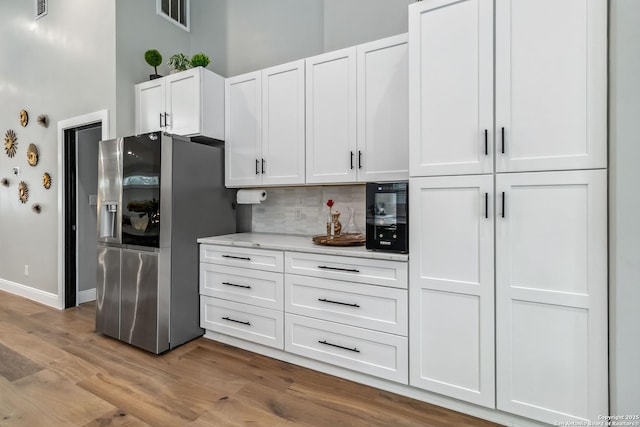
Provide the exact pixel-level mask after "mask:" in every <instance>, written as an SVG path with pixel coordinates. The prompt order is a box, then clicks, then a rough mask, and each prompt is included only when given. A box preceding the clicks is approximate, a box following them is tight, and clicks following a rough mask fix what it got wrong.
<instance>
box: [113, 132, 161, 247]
mask: <svg viewBox="0 0 640 427" xmlns="http://www.w3.org/2000/svg"><path fill="white" fill-rule="evenodd" d="M160 141H161V138H160V134H159V133H151V134H144V135H139V136H131V137H127V138H124V144H123V153H122V207H123V209H122V243H123V244H128V245H136V246H148V247H155V248H157V247H159V246H160V178H161V177H160V153H161V142H160Z"/></svg>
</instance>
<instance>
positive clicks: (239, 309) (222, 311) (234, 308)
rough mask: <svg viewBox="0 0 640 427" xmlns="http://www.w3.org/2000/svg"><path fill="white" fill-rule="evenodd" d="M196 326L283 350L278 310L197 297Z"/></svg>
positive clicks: (281, 314) (280, 316) (281, 328)
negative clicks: (198, 324) (198, 315)
mask: <svg viewBox="0 0 640 427" xmlns="http://www.w3.org/2000/svg"><path fill="white" fill-rule="evenodd" d="M200 326H201V327H202V328H205V329H208V330H211V331H215V332H220V333H223V334H227V335H231V336H234V337H237V338H242V339H245V340H247V341H253V342H257V343H259V344H263V345H266V346H269V347H275V348H279V349H282V348H283V334H282V332H283V313H282V311H279V310H270V309H268V308H262V307H256V306H252V305H248V304H240V303H237V302H232V301H226V300H223V299H219V298H211V297H207V296H200Z"/></svg>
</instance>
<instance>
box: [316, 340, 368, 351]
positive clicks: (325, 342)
mask: <svg viewBox="0 0 640 427" xmlns="http://www.w3.org/2000/svg"><path fill="white" fill-rule="evenodd" d="M318 342H319V343H320V344H324V345H330V346H331V347H337V348H341V349H343V350H349V351H353V352H354V353H360V350H358V349H357V348H355V347H354V348H349V347H343V346H341V345H338V344H331V343H330V342H327V341H326V340H324V341H318Z"/></svg>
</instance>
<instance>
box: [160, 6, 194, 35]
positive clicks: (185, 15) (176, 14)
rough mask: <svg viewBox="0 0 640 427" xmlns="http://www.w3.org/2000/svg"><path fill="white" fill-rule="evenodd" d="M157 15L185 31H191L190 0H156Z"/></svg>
mask: <svg viewBox="0 0 640 427" xmlns="http://www.w3.org/2000/svg"><path fill="white" fill-rule="evenodd" d="M156 1H157V3H156V4H157V7H156V9H157V13H158V15H160V16H162V17H163V18H165V19H168V20H169V21H171V22H173V23H174V24H176V25H177V26H179V27H180V28H182V29H183V30H185V31H189V17H190V15H189V0H156Z"/></svg>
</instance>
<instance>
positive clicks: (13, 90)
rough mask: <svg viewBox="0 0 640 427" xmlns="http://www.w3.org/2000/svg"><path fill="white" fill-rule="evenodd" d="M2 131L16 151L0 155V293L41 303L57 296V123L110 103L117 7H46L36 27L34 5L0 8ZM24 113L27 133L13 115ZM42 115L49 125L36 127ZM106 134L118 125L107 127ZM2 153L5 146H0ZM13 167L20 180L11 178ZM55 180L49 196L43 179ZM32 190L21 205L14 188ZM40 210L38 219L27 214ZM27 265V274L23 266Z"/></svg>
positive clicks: (2, 4) (64, 3)
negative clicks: (2, 182) (31, 293)
mask: <svg viewBox="0 0 640 427" xmlns="http://www.w3.org/2000/svg"><path fill="white" fill-rule="evenodd" d="M0 16H1V17H2V25H0V40H2V42H0V58H2V60H1V61H2V62H1V63H2V66H0V100H2V102H0V132H1V134H2V135H1V136H2V140H3V142H4V134H5V132H6V131H7V130H8V129H13V130H14V131H15V132H16V134H17V136H18V152H17V154H16V156H15V157H13V158H9V157H8V156H7V155H6V154H5V152H4V149H2V150H1V151H0V178H5V177H6V178H9V179H10V181H11V185H10V187H8V188H7V187H2V186H0V248H1V249H2V250H1V254H0V289H8V290H12V291H20V290H23V289H27V290H31V289H36V290H38V292H40V291H43V292H44V293H42V295H44V296H45V297H46V298H48V297H51V296H54V297H55V296H56V295H57V294H58V224H59V221H60V216H59V213H58V185H59V184H60V181H59V177H60V171H59V170H58V152H57V147H58V133H57V132H58V131H57V123H58V121H60V120H64V119H68V118H71V117H76V116H80V115H84V114H87V113H90V112H94V111H99V110H104V109H107V110H109V111H111V112H112V113H113V111H114V110H115V106H116V100H115V96H116V95H115V29H114V22H115V4H114V2H113V1H111V0H93V1H91V2H82V1H75V0H56V1H55V2H50V4H49V13H48V14H47V15H46V16H44V17H43V18H42V19H40V20H37V21H35V20H34V18H33V16H34V2H33V1H0ZM21 109H25V110H27V111H28V112H29V116H30V121H29V124H28V125H27V126H26V127H21V126H20V124H19V122H18V112H19V111H20V110H21ZM39 114H47V115H48V116H49V118H50V122H51V124H50V126H49V127H48V128H44V127H42V126H39V125H38V124H37V123H36V118H37V117H38V115H39ZM111 126H112V127H111V131H112V132H113V131H114V129H115V122H114V121H113V122H112V123H111ZM30 143H34V144H36V146H37V147H38V150H39V152H40V161H39V163H38V165H37V166H35V167H32V166H29V165H28V164H27V160H26V149H27V146H28V145H29V144H30ZM2 148H4V146H2ZM13 166H18V167H20V169H21V174H20V175H19V176H17V177H16V176H15V175H13V174H11V168H12V167H13ZM44 172H49V173H50V174H51V176H52V178H53V185H52V187H51V189H49V190H46V189H45V188H44V187H43V186H42V175H43V174H44ZM20 180H24V181H25V182H27V183H28V185H29V189H30V196H29V201H28V202H27V203H26V204H22V203H20V202H19V201H18V190H17V188H18V187H17V186H18V181H20ZM34 203H39V204H40V205H41V206H42V213H40V214H39V215H38V214H36V213H34V212H32V210H31V206H32V205H33V204H34ZM25 265H29V275H28V276H26V275H25V274H24V266H25Z"/></svg>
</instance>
